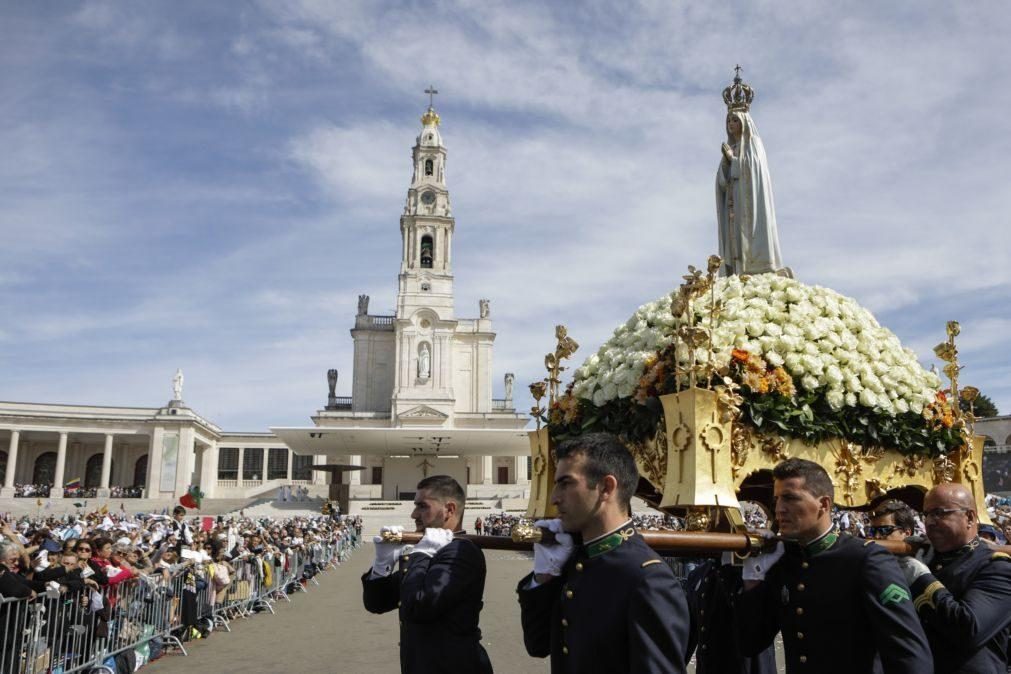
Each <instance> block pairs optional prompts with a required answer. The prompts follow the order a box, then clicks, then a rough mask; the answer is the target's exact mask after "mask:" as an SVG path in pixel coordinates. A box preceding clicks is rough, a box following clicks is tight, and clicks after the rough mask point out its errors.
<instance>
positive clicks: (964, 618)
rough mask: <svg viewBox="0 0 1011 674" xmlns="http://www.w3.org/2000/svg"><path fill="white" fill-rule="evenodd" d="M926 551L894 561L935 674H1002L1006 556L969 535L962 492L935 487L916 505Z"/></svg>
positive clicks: (1010, 616) (966, 497)
mask: <svg viewBox="0 0 1011 674" xmlns="http://www.w3.org/2000/svg"><path fill="white" fill-rule="evenodd" d="M923 514H924V518H925V524H926V528H927V538H928V539H929V540H930V546H929V547H926V548H924V549H922V550H921V551H919V552H918V553H917V556H916V557H906V558H903V559H902V560H900V562H899V563H900V565H901V566H902V570H903V571H904V572H905V574H906V578H907V580H908V582H909V586H910V587H911V588H912V590H913V597H914V601H913V603H914V606H915V607H916V610H917V612H918V613H919V615H920V620H922V621H923V627H924V629H925V630H926V632H927V638H928V639H929V640H930V647H931V649H932V650H933V651H934V671H935V672H937V674H949V673H952V674H953V673H955V672H959V673H962V672H964V673H969V672H973V673H975V672H1005V671H1007V649H1008V630H1009V627H1011V557H1009V556H1008V555H1007V553H1004V552H994V551H993V550H991V549H990V547H989V546H987V545H986V544H984V543H981V542H980V539H979V537H978V535H977V527H978V524H979V518H978V516H977V513H976V503H975V501H974V500H973V498H972V494H971V493H969V490H968V489H966V488H965V487H964V486H962V485H960V484H941V485H938V486H936V487H934V488H933V489H931V490H930V491H929V492H927V496H926V497H925V498H924V500H923Z"/></svg>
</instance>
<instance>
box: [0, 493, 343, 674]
mask: <svg viewBox="0 0 1011 674" xmlns="http://www.w3.org/2000/svg"><path fill="white" fill-rule="evenodd" d="M360 538H361V520H360V519H359V518H349V517H343V518H340V517H322V516H318V517H293V518H287V519H275V518H259V519H253V518H246V517H217V518H212V517H199V518H194V517H187V515H186V511H185V509H184V508H182V507H181V506H177V507H176V509H175V510H174V512H173V513H172V515H171V516H167V515H161V514H141V515H135V516H128V515H126V514H125V513H118V514H117V513H111V514H110V513H108V512H104V511H101V512H93V513H90V514H88V515H84V516H74V515H71V516H66V517H36V518H32V517H24V518H21V519H19V520H16V521H12V520H9V519H4V520H3V522H2V523H0V595H2V597H3V598H4V600H5V601H4V603H3V604H2V605H0V631H3V632H4V636H3V637H2V645H3V649H2V651H0V673H2V674H6V673H7V672H16V671H24V670H23V669H19V667H22V666H24V660H25V658H26V653H27V649H28V648H29V647H30V644H26V642H25V641H24V640H22V639H21V638H20V635H22V634H23V633H25V632H26V631H30V628H31V626H32V625H33V624H34V625H35V626H36V627H38V626H40V625H45V627H44V628H42V629H43V630H44V639H45V642H46V644H47V646H48V648H47V649H46V650H48V651H50V652H51V653H53V654H56V655H58V656H59V657H60V658H61V659H62V660H63V661H62V663H61V665H62V666H64V668H66V669H70V668H71V666H74V665H75V663H76V665H81V664H85V663H87V662H89V660H88V659H87V658H90V657H93V656H95V654H96V653H97V654H101V653H102V652H112V651H121V650H123V649H122V648H120V646H122V645H123V644H124V643H126V644H128V645H130V644H132V643H133V641H136V642H137V644H138V649H137V651H136V652H135V651H134V650H133V649H132V648H131V649H130V651H129V652H130V653H132V655H131V656H130V657H131V658H134V659H133V660H132V661H131V662H130V665H131V666H132V667H133V668H136V666H137V664H138V660H137V658H139V657H140V655H139V653H140V648H141V647H142V648H143V652H144V659H153V658H154V657H156V656H157V654H158V653H159V652H161V651H162V649H163V648H164V647H165V645H166V643H165V641H166V639H165V637H171V639H173V640H178V642H180V643H181V642H183V641H186V640H188V639H191V638H201V637H204V636H207V635H208V634H209V633H210V631H211V630H212V629H213V626H214V623H215V620H216V619H217V618H215V610H216V609H218V608H222V607H226V606H231V605H234V606H236V607H239V608H240V609H241V610H247V609H248V610H251V611H253V610H265V609H267V608H268V606H269V603H268V602H267V598H268V597H267V595H268V592H267V590H269V591H272V592H273V591H276V592H281V593H290V592H292V591H297V590H298V589H299V587H304V586H305V584H307V583H308V582H309V581H310V580H311V579H312V578H313V576H315V575H316V574H317V573H319V572H320V571H321V570H322V569H323V568H324V567H325V566H326V565H327V564H329V563H334V564H340V562H341V561H343V560H344V559H346V558H347V556H348V555H350V553H351V551H352V550H353V549H354V548H355V547H357V546H358V544H359V541H360ZM281 579H290V580H289V581H288V583H289V584H288V585H287V586H284V585H281ZM295 584H297V585H299V587H294V585H295ZM257 596H263V597H264V600H263V601H262V602H259V603H257V604H256V605H253V603H251V602H250V599H251V598H254V597H257ZM8 600H21V601H14V602H11V601H8ZM159 601H161V602H163V603H165V602H170V604H169V603H166V604H165V605H166V606H170V608H166V609H165V612H164V613H159V611H160V609H155V608H153V607H154V606H160V604H158V602H159ZM36 604H37V605H39V606H44V607H45V609H44V610H45V611H48V615H46V617H45V619H44V620H36V621H35V622H34V623H33V620H32V616H33V615H34V614H33V613H32V612H31V608H32V606H33V605H36ZM168 614H170V615H171V617H172V620H173V622H171V625H172V632H171V634H156V633H155V631H156V628H155V625H156V624H163V623H164V622H165V619H166V615H168ZM111 626H115V627H114V628H113V627H111ZM145 629H146V630H148V632H150V634H149V635H148V636H149V638H148V639H144V638H143V635H144V634H145V632H144V630H145ZM110 630H111V632H110ZM32 648H35V647H34V646H33V647H32ZM102 648H105V651H101V650H100V649H102ZM37 650H38V649H37V648H35V650H34V651H32V652H33V653H36V654H37ZM71 658H77V660H76V661H73V660H71ZM82 658H83V659H82ZM19 661H20V662H22V665H19V664H18V663H19ZM119 666H120V663H116V667H117V668H119ZM133 668H131V669H129V670H128V671H133Z"/></svg>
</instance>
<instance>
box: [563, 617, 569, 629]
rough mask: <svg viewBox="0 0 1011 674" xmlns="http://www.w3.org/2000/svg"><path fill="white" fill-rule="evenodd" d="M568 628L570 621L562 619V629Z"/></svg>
mask: <svg viewBox="0 0 1011 674" xmlns="http://www.w3.org/2000/svg"><path fill="white" fill-rule="evenodd" d="M568 626H569V621H568V620H566V619H565V618H562V627H568Z"/></svg>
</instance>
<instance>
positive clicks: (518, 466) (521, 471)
mask: <svg viewBox="0 0 1011 674" xmlns="http://www.w3.org/2000/svg"><path fill="white" fill-rule="evenodd" d="M529 460H530V457H529V456H517V457H516V462H515V463H514V464H513V475H514V476H515V478H514V479H513V482H514V483H515V484H529V483H530V480H528V479H527V461H529Z"/></svg>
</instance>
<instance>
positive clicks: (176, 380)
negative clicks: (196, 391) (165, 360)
mask: <svg viewBox="0 0 1011 674" xmlns="http://www.w3.org/2000/svg"><path fill="white" fill-rule="evenodd" d="M182 399H183V371H182V370H181V369H179V368H176V373H175V376H173V377H172V400H182Z"/></svg>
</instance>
